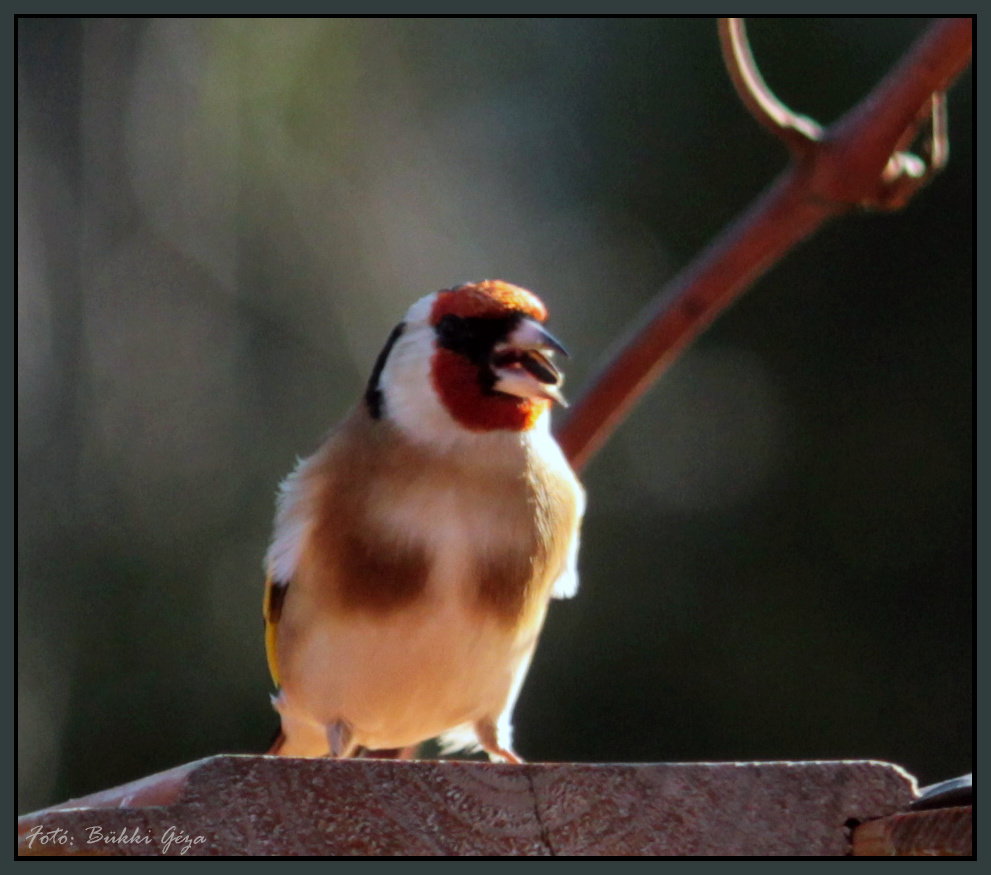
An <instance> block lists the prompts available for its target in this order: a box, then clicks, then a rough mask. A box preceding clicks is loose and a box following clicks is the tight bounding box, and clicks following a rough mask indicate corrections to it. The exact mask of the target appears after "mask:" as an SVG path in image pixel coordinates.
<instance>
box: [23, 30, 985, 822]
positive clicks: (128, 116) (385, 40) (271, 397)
mask: <svg viewBox="0 0 991 875" xmlns="http://www.w3.org/2000/svg"><path fill="white" fill-rule="evenodd" d="M927 25H928V22H927V21H926V20H925V19H891V18H885V19H869V18H867V19H865V18H858V19H841V18H830V19H796V18H792V19H779V20H775V19H757V20H754V21H752V22H751V24H750V26H751V36H752V41H753V45H754V50H755V54H756V56H757V58H758V59H759V62H760V64H761V66H762V69H763V71H764V74H765V77H766V78H767V80H768V81H769V83H770V84H771V86H772V87H773V88H774V89H775V90H776V91H777V92H778V93H779V94H780V96H781V97H782V98H783V99H784V100H785V101H787V102H788V103H790V104H791V105H792V106H794V107H795V108H796V109H798V110H800V111H802V112H804V113H806V114H809V115H811V116H813V117H814V118H816V119H818V120H819V121H820V122H823V123H828V122H830V121H832V120H834V119H835V118H836V117H838V116H839V115H840V114H841V113H842V112H843V111H844V110H845V109H846V108H848V107H849V106H851V105H853V104H854V103H855V102H856V101H857V100H858V99H859V98H860V97H861V96H862V95H863V94H864V93H866V91H867V90H868V89H869V88H870V87H871V86H872V85H873V84H874V83H875V82H876V81H877V79H878V78H879V77H880V76H881V75H882V74H883V73H884V72H885V71H886V70H887V69H888V68H889V66H890V65H891V64H892V63H893V62H894V61H895V60H896V59H897V58H898V57H900V56H901V54H902V53H903V51H904V50H905V49H906V48H907V46H908V45H909V44H910V43H911V42H912V40H913V39H915V38H916V37H917V36H918V35H919V34H921V33H922V31H923V30H924V29H925V28H926V27H927ZM970 75H971V74H970V72H968V73H966V74H965V76H964V77H963V79H962V80H961V81H960V82H959V83H958V84H957V86H956V87H955V88H954V89H953V91H952V92H951V94H950V97H949V111H950V134H951V139H952V147H951V157H950V165H949V168H948V169H947V170H946V172H945V173H944V174H943V175H942V176H941V177H939V178H938V179H937V180H936V181H935V182H934V183H933V184H932V186H931V187H930V188H928V189H926V190H925V191H923V192H922V193H921V194H920V195H919V196H918V197H917V198H916V199H915V201H914V202H913V203H912V204H911V205H910V206H909V207H908V208H907V209H906V210H905V211H904V212H902V213H899V214H895V215H866V214H857V215H852V216H850V217H847V218H845V219H843V220H840V221H837V222H834V223H833V224H831V225H829V226H828V227H827V228H826V229H825V230H824V231H822V232H821V233H820V234H819V235H818V236H817V237H816V238H815V239H813V240H812V241H810V242H808V243H807V244H805V245H804V246H803V247H801V248H800V249H799V250H797V251H796V252H794V253H793V254H791V255H790V256H789V257H788V258H787V259H786V260H785V261H784V262H783V263H782V264H780V265H779V266H777V267H776V268H775V269H774V270H773V271H772V272H771V273H770V274H769V275H768V276H767V277H765V278H764V279H762V280H761V281H760V282H759V283H758V284H757V285H756V286H755V287H754V288H753V289H752V290H751V291H750V292H749V293H748V294H747V295H746V296H745V297H744V298H743V299H742V300H741V301H740V302H739V303H737V304H736V305H734V307H733V308H732V309H731V310H730V311H729V312H728V313H727V314H726V315H725V316H724V317H722V318H721V319H720V320H719V321H718V322H717V324H716V325H715V326H714V327H713V328H712V329H711V330H710V331H708V332H707V333H706V334H705V335H704V336H703V337H702V339H701V340H700V341H699V342H697V343H696V344H695V345H694V346H693V347H692V348H691V349H690V350H689V351H688V352H686V353H685V355H684V356H683V357H682V358H681V359H680V360H679V362H678V363H677V365H676V366H675V367H674V368H673V370H672V371H670V372H669V373H668V374H667V375H665V377H664V378H663V379H662V380H661V382H660V383H659V384H658V385H657V386H656V387H655V388H654V389H653V390H652V392H651V393H650V394H649V395H648V396H647V398H646V399H645V400H644V401H643V403H642V404H641V405H640V407H639V408H638V409H637V411H636V412H635V413H634V415H633V416H632V417H631V418H630V419H629V420H628V421H627V422H626V423H625V424H624V425H623V426H622V428H621V430H620V431H619V432H618V433H617V434H616V435H615V436H614V437H613V439H612V440H611V441H610V443H609V444H608V445H607V446H606V448H605V449H604V450H603V451H602V452H601V454H600V455H599V456H598V457H596V459H595V460H594V461H593V462H592V464H591V465H590V466H589V468H588V469H587V471H586V472H585V475H584V480H585V482H586V485H587V488H588V492H589V510H588V515H587V517H586V523H585V528H584V538H583V549H582V554H581V563H580V570H581V580H582V585H581V590H580V592H579V595H578V597H577V598H576V599H574V600H573V601H571V602H567V603H558V604H556V605H555V606H554V607H553V608H552V610H551V613H550V616H549V620H548V623H547V627H546V630H545V632H544V636H543V639H542V642H541V645H540V648H539V649H538V653H537V657H536V660H535V663H534V665H533V668H532V670H531V672H530V675H529V679H528V682H527V685H526V687H525V689H524V692H523V695H522V698H521V700H520V703H519V706H518V709H517V715H516V747H517V749H518V750H519V752H520V753H521V755H523V756H524V757H525V758H527V759H531V760H577V761H603V760H605V761H608V760H612V761H679V760H682V761H684V760H754V759H786V758H789V759H790V758H798V759H820V758H861V757H870V758H879V759H885V760H891V761H894V762H897V763H900V764H902V765H904V766H905V767H906V768H908V769H909V770H910V771H912V772H913V773H915V774H916V775H918V776H919V778H920V780H922V781H923V782H931V781H935V780H939V779H943V778H948V777H950V776H952V775H956V774H958V773H961V772H965V771H969V770H970V768H971V745H972V722H973V699H972V684H973V677H972V654H973V650H972V648H973V638H972V628H973V627H972V609H973V588H974V580H973V540H972V533H973V493H972V483H973V446H974V444H973V401H972V393H973V384H972V366H973V326H972V315H973V271H972V259H973V175H972V151H971V143H972V103H971V100H972V92H971V82H970ZM18 147H19V156H18V420H19V424H18V480H19V488H18V514H19V525H18V677H19V686H18V715H19V716H18V728H19V747H18V751H19V803H18V804H19V808H20V810H21V811H26V810H31V809H34V808H37V807H40V806H43V805H46V804H49V803H54V802H56V801H59V800H62V799H64V798H66V797H70V796H73V795H78V794H82V793H86V792H89V791H93V790H98V789H102V788H104V787H109V786H112V785H115V784H118V783H121V782H123V781H127V780H130V779H133V778H137V777H140V776H142V775H145V774H148V773H151V772H154V771H157V770H161V769H164V768H167V767H170V766H173V765H176V764H179V763H182V762H185V761H188V760H191V759H194V758H197V757H202V756H207V755H209V754H214V753H218V752H235V751H260V750H262V749H264V748H265V746H266V744H267V743H268V741H269V739H270V737H271V735H272V733H273V732H274V730H275V727H276V718H275V715H274V713H273V712H272V711H271V710H270V706H269V703H268V694H269V691H270V685H269V680H268V677H267V672H266V668H265V659H264V648H263V644H262V629H261V618H260V607H261V591H262V571H261V561H262V556H263V554H264V552H265V549H266V541H267V538H268V535H269V532H270V525H271V518H272V513H273V501H274V495H275V489H276V486H277V484H278V482H279V480H280V478H281V477H282V476H283V475H285V474H286V473H287V472H288V471H289V470H290V469H291V468H292V466H293V464H294V461H295V459H296V457H297V456H298V455H306V454H308V453H309V452H311V451H312V450H313V449H314V448H315V446H316V445H317V443H318V441H319V440H320V438H321V436H322V434H323V433H324V432H325V431H326V429H327V428H328V427H330V426H331V425H332V424H333V423H335V422H336V421H337V420H338V419H340V418H341V417H342V416H343V414H344V413H345V412H346V410H347V409H348V408H349V407H350V405H351V404H352V403H353V402H354V401H355V399H356V398H357V396H358V394H359V392H360V391H361V388H362V386H363V383H364V381H365V379H366V378H367V374H368V372H369V370H370V368H371V365H372V363H373V361H374V359H375V356H376V354H377V352H378V350H379V348H380V346H381V344H382V343H383V342H384V340H385V338H386V336H387V334H388V332H389V330H390V328H391V327H392V326H393V325H394V324H395V323H396V322H397V321H398V319H399V318H400V317H401V315H402V314H403V312H404V311H405V309H406V307H407V306H408V305H409V304H410V303H411V302H412V301H413V300H415V299H416V298H418V297H420V296H421V295H424V294H426V293H428V292H430V291H434V290H436V289H438V288H442V287H446V286H450V285H452V284H454V283H457V282H460V281H464V280H471V279H481V278H485V277H493V278H495V277H497V278H502V279H506V280H509V281H511V282H514V283H518V284H520V285H524V286H527V287H529V288H531V289H533V290H534V291H535V292H537V293H538V294H539V295H540V296H542V297H543V298H544V300H545V301H546V302H547V304H548V306H549V308H550V310H551V319H550V323H549V324H550V326H551V328H552V330H553V331H554V332H555V333H556V334H557V335H558V336H560V337H561V338H562V339H563V340H564V341H565V343H566V344H567V345H568V347H569V348H570V349H571V351H572V359H571V360H570V361H569V362H568V387H569V389H570V394H571V396H572V397H576V396H577V394H578V393H579V392H580V390H581V387H582V385H583V383H584V382H585V380H586V377H587V375H588V374H589V373H590V371H591V369H593V368H594V367H595V365H596V364H597V363H598V362H599V361H600V360H601V358H602V356H603V354H604V352H605V350H606V349H607V348H608V346H609V345H610V343H611V342H612V341H613V340H614V339H615V338H616V336H617V334H618V333H619V332H621V331H622V329H623V328H624V326H626V325H627V324H628V323H629V322H630V321H631V320H632V319H633V318H634V317H635V316H636V314H637V313H638V311H639V310H640V309H641V308H642V307H643V306H644V305H645V304H646V302H648V301H649V300H650V298H651V296H652V295H654V294H655V293H656V292H657V290H658V289H659V288H661V286H662V285H663V284H664V283H665V282H666V281H667V280H668V279H670V278H671V277H672V276H673V275H674V273H675V272H676V271H677V270H678V269H680V268H681V267H682V266H683V265H685V264H686V263H687V262H688V261H689V260H690V259H691V258H692V257H693V255H695V254H696V253H697V252H698V251H699V250H700V249H701V248H702V247H703V246H704V245H705V244H706V243H707V242H708V241H709V240H711V238H712V237H713V236H714V235H715V234H716V233H717V232H718V231H719V230H720V229H721V228H722V227H723V226H724V225H725V224H726V223H727V222H728V221H729V220H730V219H732V217H734V216H735V215H736V214H738V213H739V212H740V211H741V210H742V209H743V208H744V207H745V206H746V205H747V204H748V203H749V202H750V201H751V200H752V199H753V198H754V197H755V196H756V195H757V194H758V192H759V191H760V190H761V189H762V188H763V187H764V186H765V185H766V184H767V183H768V182H769V181H770V180H771V179H772V178H773V177H774V176H775V174H776V173H777V172H778V171H779V170H780V169H781V168H782V167H783V165H784V162H785V155H784V152H783V150H782V148H781V147H780V146H779V145H778V144H777V143H776V142H775V141H774V140H772V139H771V138H770V137H769V136H768V135H767V134H765V133H764V131H763V130H762V129H760V128H759V127H758V126H757V125H756V124H755V123H754V121H753V120H752V119H751V118H750V117H749V116H748V115H747V114H746V113H745V111H744V110H743V109H742V108H741V106H740V104H739V102H738V100H737V98H736V97H735V95H734V93H733V90H732V88H731V86H730V84H729V82H728V79H727V77H726V74H725V72H724V70H723V66H722V61H721V58H720V53H719V46H718V40H717V36H716V25H715V21H714V20H711V19H664V18H652V19H635V18H622V19H525V20H513V19H498V20H489V19H470V20H460V19H448V20H445V19H422V20H404V19H398V20H388V19H369V20H334V19H329V20H305V19H293V20H282V21H280V20H226V21H225V20H204V19H166V20H142V19H133V18H132V19H116V20H115V19H109V20H99V19H90V20H85V21H81V20H73V19H35V20H32V19H23V18H22V19H20V20H19V22H18Z"/></svg>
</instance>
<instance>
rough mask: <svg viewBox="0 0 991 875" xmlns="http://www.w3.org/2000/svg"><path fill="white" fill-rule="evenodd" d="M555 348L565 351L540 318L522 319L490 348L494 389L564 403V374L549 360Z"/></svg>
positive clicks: (556, 350) (560, 351)
mask: <svg viewBox="0 0 991 875" xmlns="http://www.w3.org/2000/svg"><path fill="white" fill-rule="evenodd" d="M555 352H559V353H561V355H565V356H566V355H567V354H568V351H567V350H566V349H565V348H564V347H563V346H562V345H561V343H560V342H559V341H558V340H557V339H556V338H555V337H554V336H553V335H551V334H550V333H549V332H548V331H547V330H546V329H545V328H544V327H543V326H542V325H541V324H540V323H539V322H536V321H535V320H533V319H523V320H522V321H521V322H520V324H519V325H518V326H517V327H516V328H514V329H513V331H512V332H510V334H509V335H507V337H506V339H505V341H503V342H502V343H498V344H496V346H495V349H493V351H492V370H493V371H494V372H495V375H496V383H495V386H494V388H495V390H496V391H497V392H505V393H507V394H509V395H516V396H518V397H520V398H546V399H547V400H549V401H556V402H557V403H558V404H560V405H561V406H562V407H567V406H568V402H567V401H565V400H564V396H563V395H562V394H561V385H562V384H563V383H564V377H563V375H562V374H561V372H560V371H559V370H558V369H557V368H556V367H554V363H553V362H552V361H551V356H553V355H554V353H555Z"/></svg>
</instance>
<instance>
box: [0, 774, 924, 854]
mask: <svg viewBox="0 0 991 875" xmlns="http://www.w3.org/2000/svg"><path fill="white" fill-rule="evenodd" d="M915 792H916V786H915V781H914V779H913V778H912V777H911V776H910V775H908V774H907V773H906V772H904V771H903V770H902V769H901V768H899V767H898V766H894V765H890V764H887V763H880V762H872V761H841V762H783V763H676V764H645V765H621V764H575V763H560V764H539V763H531V764H526V765H521V766H514V765H501V764H491V763H479V762H434V761H412V762H411V761H391V760H338V761H331V760H294V759H284V758H278V757H255V756H218V757H212V758H210V759H207V760H202V761H200V762H198V763H192V764H189V765H187V766H183V767H181V768H180V769H174V770H172V771H170V772H164V773H162V774H161V775H157V776H152V777H150V778H146V779H144V780H143V781H141V782H135V783H133V784H129V785H125V787H123V788H117V789H116V790H110V791H104V792H103V793H99V794H95V795H94V796H91V797H86V798H85V799H80V800H74V801H73V802H71V803H66V804H63V805H61V806H56V807H55V808H51V809H46V810H43V811H39V812H35V813H33V814H29V815H25V816H24V817H21V818H20V819H19V821H18V847H19V853H21V854H32V855H34V854H64V855H69V854H85V855H93V854H96V855H140V856H157V855H162V854H167V855H183V854H184V855H190V856H191V855H251V856H261V855H294V856H295V855H373V856H383V855H384V856H389V855H493V856H495V855H498V856H502V855H558V856H587V855H789V856H791V855H813V856H830V855H832V856H842V855H846V854H849V853H850V847H851V846H850V829H849V826H848V825H849V823H850V822H852V821H858V822H859V821H865V820H867V819H869V818H877V817H883V816H885V815H888V814H892V813H894V812H897V811H899V810H900V809H903V808H904V807H905V806H906V805H907V804H908V803H909V802H910V801H911V800H912V799H913V798H914V796H915Z"/></svg>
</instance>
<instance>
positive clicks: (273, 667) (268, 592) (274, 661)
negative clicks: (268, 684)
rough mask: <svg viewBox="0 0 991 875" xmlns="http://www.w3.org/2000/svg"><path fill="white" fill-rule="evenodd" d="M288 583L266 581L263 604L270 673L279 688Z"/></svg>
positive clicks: (266, 652) (270, 579)
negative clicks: (281, 630) (281, 624)
mask: <svg viewBox="0 0 991 875" xmlns="http://www.w3.org/2000/svg"><path fill="white" fill-rule="evenodd" d="M288 589H289V584H288V583H277V582H275V581H273V580H272V578H271V577H269V578H268V579H267V580H266V581H265V600H264V602H263V603H262V616H263V617H264V618H265V655H266V656H267V657H268V672H269V674H270V675H272V680H273V681H274V682H275V685H276V686H279V656H278V639H279V617H281V616H282V603H283V602H284V601H285V598H286V592H287V591H288Z"/></svg>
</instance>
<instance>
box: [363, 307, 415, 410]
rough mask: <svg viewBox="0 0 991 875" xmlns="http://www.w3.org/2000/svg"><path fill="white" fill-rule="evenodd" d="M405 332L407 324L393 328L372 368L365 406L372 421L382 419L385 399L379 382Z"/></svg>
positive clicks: (400, 324) (402, 323)
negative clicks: (391, 354)
mask: <svg viewBox="0 0 991 875" xmlns="http://www.w3.org/2000/svg"><path fill="white" fill-rule="evenodd" d="M405 330H406V323H405V322H400V323H399V324H398V325H397V326H396V327H395V328H393V329H392V334H390V335H389V339H388V340H387V341H386V342H385V346H383V347H382V352H380V353H379V355H378V358H377V359H375V367H373V368H372V375H371V376H370V377H369V378H368V387H367V388H366V389H365V406H366V407H368V412H369V413H370V414H371V417H372V419H381V418H382V401H383V398H382V387H381V386H380V385H379V381H380V380H381V379H382V369H383V368H384V367H385V363H386V360H387V359H388V358H389V353H390V352H392V348H393V347H394V346H395V345H396V341H397V340H399V338H400V336H401V335H402V333H403V331H405Z"/></svg>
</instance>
